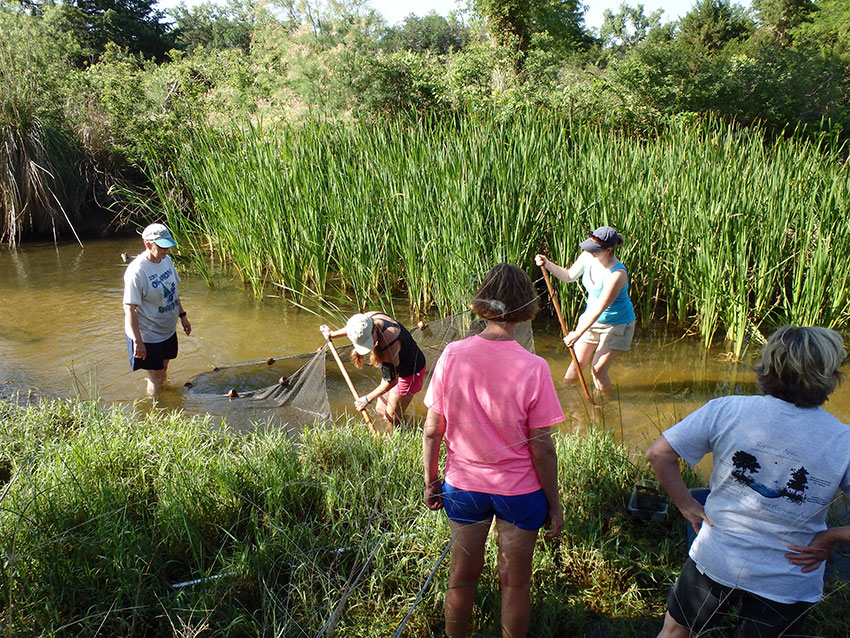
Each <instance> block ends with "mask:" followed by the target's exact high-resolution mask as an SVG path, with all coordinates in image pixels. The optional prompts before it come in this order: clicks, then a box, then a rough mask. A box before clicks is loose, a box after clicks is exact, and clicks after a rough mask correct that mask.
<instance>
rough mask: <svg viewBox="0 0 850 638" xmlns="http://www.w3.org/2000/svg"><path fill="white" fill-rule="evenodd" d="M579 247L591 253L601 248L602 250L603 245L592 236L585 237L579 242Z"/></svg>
mask: <svg viewBox="0 0 850 638" xmlns="http://www.w3.org/2000/svg"><path fill="white" fill-rule="evenodd" d="M578 247H579V248H581V249H582V250H584V251H586V252H589V253H595V252H597V251H599V250H602V246H600V245H599V243H598V242H597V241H596V240H595V239H590V238H588V239H585V240H584V241H583V242H581V243H579V245H578Z"/></svg>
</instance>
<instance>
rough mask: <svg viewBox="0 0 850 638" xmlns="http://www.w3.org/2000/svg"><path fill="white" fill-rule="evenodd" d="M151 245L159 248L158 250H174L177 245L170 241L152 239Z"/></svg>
mask: <svg viewBox="0 0 850 638" xmlns="http://www.w3.org/2000/svg"><path fill="white" fill-rule="evenodd" d="M153 243H154V244H156V245H157V246H159V247H160V248H174V247H175V246H176V245H177V243H176V242H174V241H172V240H170V239H154V240H153Z"/></svg>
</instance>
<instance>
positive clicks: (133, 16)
mask: <svg viewBox="0 0 850 638" xmlns="http://www.w3.org/2000/svg"><path fill="white" fill-rule="evenodd" d="M155 5H156V0H65V1H62V2H60V4H59V5H58V6H59V7H60V9H61V11H62V13H63V19H62V21H61V22H62V23H63V24H64V25H66V28H67V30H68V31H70V32H72V33H73V34H74V35H75V37H76V38H77V39H78V40H79V41H80V42H81V43H82V44H83V47H84V50H85V51H86V53H87V54H88V56H89V57H90V58H92V59H96V58H97V57H99V56H100V55H101V54H102V53H103V52H104V51H105V50H106V45H107V44H108V43H110V42H111V43H113V44H116V45H117V46H119V47H121V48H123V49H126V50H127V51H129V52H130V53H132V54H139V55H142V56H144V57H146V58H153V59H155V60H158V61H162V60H164V59H165V54H166V52H167V51H168V50H169V49H171V48H172V47H173V45H174V41H173V38H172V36H171V34H170V32H169V28H168V25H167V24H165V22H163V20H164V19H165V14H164V13H162V12H161V11H159V10H158V9H156V8H155Z"/></svg>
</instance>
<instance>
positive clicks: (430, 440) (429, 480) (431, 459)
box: [422, 410, 446, 510]
mask: <svg viewBox="0 0 850 638" xmlns="http://www.w3.org/2000/svg"><path fill="white" fill-rule="evenodd" d="M445 434H446V417H445V416H443V415H442V414H439V413H438V412H434V411H433V410H428V416H427V417H426V418H425V427H424V428H423V429H422V465H423V468H424V472H425V505H427V506H428V509H432V510H438V509H440V508H441V507H443V495H442V493H443V486H442V484H441V482H440V447H441V446H442V444H443V437H444V436H445Z"/></svg>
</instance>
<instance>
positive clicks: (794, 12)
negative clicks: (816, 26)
mask: <svg viewBox="0 0 850 638" xmlns="http://www.w3.org/2000/svg"><path fill="white" fill-rule="evenodd" d="M753 9H755V13H756V19H757V20H758V22H759V24H760V25H761V27H762V29H765V30H767V31H768V32H770V33H771V35H772V36H773V37H774V38H775V39H776V41H777V42H778V43H779V44H780V45H781V46H789V45H790V44H791V30H792V29H794V28H795V27H797V26H799V25H800V24H801V23H803V22H804V21H805V20H807V19H808V17H809V15H810V14H811V13H812V11H814V10H815V5H814V3H813V2H812V0H753Z"/></svg>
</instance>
